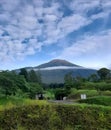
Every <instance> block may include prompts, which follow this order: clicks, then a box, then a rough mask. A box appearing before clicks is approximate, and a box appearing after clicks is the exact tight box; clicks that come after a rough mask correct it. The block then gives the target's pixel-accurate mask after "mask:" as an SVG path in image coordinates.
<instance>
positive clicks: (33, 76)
mask: <svg viewBox="0 0 111 130" xmlns="http://www.w3.org/2000/svg"><path fill="white" fill-rule="evenodd" d="M28 81H29V82H34V83H35V82H36V83H39V84H41V76H40V74H39V73H36V72H35V71H34V70H31V71H29V72H28Z"/></svg>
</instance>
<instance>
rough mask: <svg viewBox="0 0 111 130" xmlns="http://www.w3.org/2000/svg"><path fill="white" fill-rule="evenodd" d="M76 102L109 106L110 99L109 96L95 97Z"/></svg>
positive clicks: (110, 104) (110, 103)
mask: <svg viewBox="0 0 111 130" xmlns="http://www.w3.org/2000/svg"><path fill="white" fill-rule="evenodd" d="M78 102H79V103H87V104H97V105H104V106H111V97H110V96H97V97H91V98H87V99H85V100H79V101H78Z"/></svg>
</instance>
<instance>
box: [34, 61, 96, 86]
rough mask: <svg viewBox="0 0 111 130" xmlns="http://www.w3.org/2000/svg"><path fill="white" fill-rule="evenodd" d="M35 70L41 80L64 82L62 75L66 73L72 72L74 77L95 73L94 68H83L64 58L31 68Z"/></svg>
mask: <svg viewBox="0 0 111 130" xmlns="http://www.w3.org/2000/svg"><path fill="white" fill-rule="evenodd" d="M33 69H34V70H35V71H36V72H38V71H39V73H40V74H41V78H42V82H43V83H46V84H50V83H64V76H65V75H66V74H67V73H70V72H71V73H72V75H73V76H74V77H76V76H81V77H88V76H90V75H91V74H94V73H96V70H94V69H89V68H84V67H82V66H79V65H76V64H73V63H70V62H68V61H66V60H60V59H55V60H52V61H50V62H48V63H45V64H41V65H39V66H37V67H34V68H33Z"/></svg>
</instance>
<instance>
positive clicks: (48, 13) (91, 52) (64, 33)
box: [0, 0, 111, 70]
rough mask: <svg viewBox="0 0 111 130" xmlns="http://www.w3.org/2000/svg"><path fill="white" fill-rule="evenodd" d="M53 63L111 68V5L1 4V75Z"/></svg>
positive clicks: (108, 1) (7, 0)
mask: <svg viewBox="0 0 111 130" xmlns="http://www.w3.org/2000/svg"><path fill="white" fill-rule="evenodd" d="M52 59H65V60H68V61H70V62H72V63H74V64H78V65H81V66H84V67H90V68H101V67H111V0H0V70H8V69H9V70H11V69H16V68H21V67H28V66H37V65H39V64H41V63H44V62H47V61H50V60H52Z"/></svg>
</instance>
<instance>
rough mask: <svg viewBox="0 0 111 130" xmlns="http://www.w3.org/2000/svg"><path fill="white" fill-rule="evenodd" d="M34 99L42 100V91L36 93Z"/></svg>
mask: <svg viewBox="0 0 111 130" xmlns="http://www.w3.org/2000/svg"><path fill="white" fill-rule="evenodd" d="M35 99H38V100H43V99H44V94H42V93H39V94H36V95H35Z"/></svg>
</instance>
